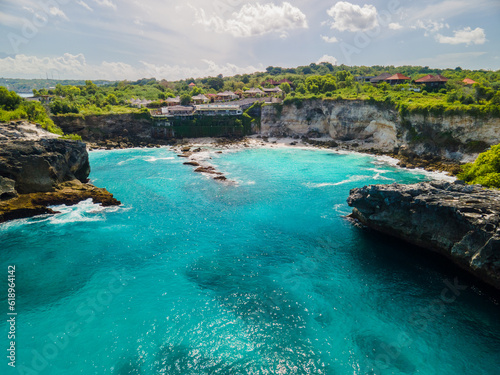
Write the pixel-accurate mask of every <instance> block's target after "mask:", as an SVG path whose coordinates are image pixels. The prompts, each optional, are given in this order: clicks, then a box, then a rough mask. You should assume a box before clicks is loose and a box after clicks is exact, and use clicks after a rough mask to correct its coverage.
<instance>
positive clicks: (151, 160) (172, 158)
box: [142, 156, 175, 163]
mask: <svg viewBox="0 0 500 375" xmlns="http://www.w3.org/2000/svg"><path fill="white" fill-rule="evenodd" d="M174 159H175V158H174V157H173V156H169V157H166V158H157V157H154V156H150V157H149V158H146V159H142V160H144V161H147V162H150V163H154V162H155V161H158V160H174Z"/></svg>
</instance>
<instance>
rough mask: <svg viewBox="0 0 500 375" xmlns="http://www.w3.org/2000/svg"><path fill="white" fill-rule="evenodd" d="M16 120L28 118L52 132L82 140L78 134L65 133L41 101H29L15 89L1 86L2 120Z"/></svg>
mask: <svg viewBox="0 0 500 375" xmlns="http://www.w3.org/2000/svg"><path fill="white" fill-rule="evenodd" d="M14 120H27V121H29V122H32V123H38V124H40V125H41V126H42V127H43V128H44V129H45V130H47V131H49V132H51V133H55V134H59V135H63V137H65V138H68V139H74V140H81V137H80V136H78V135H74V134H69V135H64V133H63V131H62V130H61V129H60V128H59V127H58V126H57V125H55V124H54V122H53V121H52V119H51V118H50V117H49V115H48V113H47V111H46V109H45V108H44V106H43V105H42V104H41V103H39V102H37V101H27V100H26V99H23V98H21V97H20V96H19V95H17V94H16V93H15V92H14V91H9V90H7V88H5V87H3V86H0V122H9V121H14Z"/></svg>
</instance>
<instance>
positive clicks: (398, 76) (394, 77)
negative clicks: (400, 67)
mask: <svg viewBox="0 0 500 375" xmlns="http://www.w3.org/2000/svg"><path fill="white" fill-rule="evenodd" d="M409 79H411V78H410V77H407V76H405V75H403V74H401V73H396V74H394V75H392V76H390V77H389V78H386V79H385V80H386V81H399V80H409Z"/></svg>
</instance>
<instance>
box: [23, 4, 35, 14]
mask: <svg viewBox="0 0 500 375" xmlns="http://www.w3.org/2000/svg"><path fill="white" fill-rule="evenodd" d="M23 9H24V10H27V11H28V12H30V13H31V14H34V13H35V11H34V10H33V8H30V7H27V6H26V5H23Z"/></svg>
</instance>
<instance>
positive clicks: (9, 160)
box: [0, 121, 119, 222]
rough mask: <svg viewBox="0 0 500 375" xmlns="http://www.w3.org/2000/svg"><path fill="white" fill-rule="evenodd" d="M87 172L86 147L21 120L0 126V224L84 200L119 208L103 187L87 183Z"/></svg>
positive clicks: (88, 166)
mask: <svg viewBox="0 0 500 375" xmlns="http://www.w3.org/2000/svg"><path fill="white" fill-rule="evenodd" d="M89 173H90V165H89V158H88V153H87V149H86V146H85V144H84V143H82V142H76V141H69V140H63V139H58V136H56V135H54V134H52V133H48V132H46V131H44V130H43V129H42V128H41V127H39V126H36V125H33V124H29V123H26V122H22V121H21V122H17V123H16V122H11V123H9V124H0V222H2V221H5V220H10V219H14V218H20V217H28V216H33V215H36V214H41V213H48V212H51V210H50V209H48V208H47V206H48V205H52V204H63V203H66V204H74V203H77V202H79V201H81V200H84V199H88V198H93V200H94V202H96V203H102V204H105V205H113V204H119V202H118V201H117V200H116V199H114V198H113V196H112V195H111V194H110V193H108V192H107V191H106V190H105V189H98V188H96V187H95V186H93V185H91V184H88V183H87V181H88V176H89Z"/></svg>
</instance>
